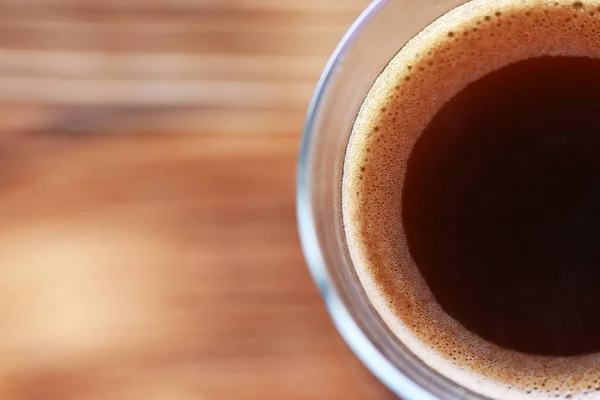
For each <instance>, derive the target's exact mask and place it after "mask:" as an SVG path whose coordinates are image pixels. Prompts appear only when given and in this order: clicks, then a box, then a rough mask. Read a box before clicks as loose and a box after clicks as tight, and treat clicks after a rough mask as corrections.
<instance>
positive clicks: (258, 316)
mask: <svg viewBox="0 0 600 400" xmlns="http://www.w3.org/2000/svg"><path fill="white" fill-rule="evenodd" d="M209 3H212V7H213V8H212V10H213V11H212V12H214V15H215V16H216V17H215V20H214V25H213V26H212V27H211V29H212V34H213V35H214V37H215V38H223V39H224V38H226V37H227V38H228V39H229V40H228V41H227V42H226V43H224V44H223V45H222V46H217V47H216V48H215V50H214V53H211V57H213V59H212V62H214V66H215V67H214V70H212V71H211V73H210V75H212V77H213V79H219V80H220V81H221V82H222V83H223V84H224V85H233V86H234V87H235V88H232V89H231V92H230V94H229V92H228V96H229V100H231V101H230V102H224V104H223V103H222V102H219V100H218V99H215V100H214V102H215V106H214V108H213V111H212V113H214V115H207V117H206V119H205V120H204V123H202V124H201V125H204V128H203V132H202V134H203V135H204V137H203V139H202V140H204V143H205V144H206V146H207V148H208V149H211V150H210V151H207V152H206V153H205V154H204V155H203V156H202V158H203V163H205V165H206V169H207V170H210V171H213V173H214V176H213V178H212V179H206V180H202V186H203V188H204V191H205V192H206V193H207V195H208V196H209V197H211V202H210V206H209V207H207V208H206V210H205V212H206V214H205V215H204V216H203V218H201V219H200V221H199V223H205V224H207V225H209V226H210V227H211V229H214V232H215V236H214V238H213V240H212V241H211V242H209V243H205V244H204V246H205V248H204V251H205V252H206V254H207V255H209V257H208V258H209V259H210V260H211V265H210V266H208V265H207V267H208V268H213V269H215V270H216V271H217V270H218V271H219V272H218V273H215V274H214V275H212V278H211V279H214V282H213V283H214V285H215V286H216V287H219V288H220V290H219V293H218V294H215V295H214V296H218V298H219V299H224V300H223V301H222V302H219V303H218V310H219V311H218V313H214V314H212V315H214V317H213V318H211V319H210V320H209V319H208V318H207V321H206V322H207V328H206V332H205V335H203V336H202V337H200V338H199V340H204V341H207V342H208V343H211V347H212V350H211V351H210V354H207V356H206V359H205V362H206V371H207V373H206V375H204V376H202V377H201V378H199V379H200V380H199V382H202V384H201V386H202V387H203V388H204V394H205V398H206V399H213V398H214V399H217V398H227V399H235V398H257V399H372V400H375V399H382V400H383V399H392V398H394V397H393V396H392V395H391V394H390V393H389V392H388V391H387V390H386V389H385V388H384V387H383V386H382V385H381V384H380V383H379V382H378V381H377V380H376V379H375V378H374V377H372V375H371V374H370V373H369V372H368V371H367V370H366V369H365V368H364V367H363V366H362V365H361V363H360V362H359V361H358V360H357V359H356V357H355V356H354V355H353V354H352V353H351V352H350V350H349V349H348V347H347V346H346V344H345V343H344V342H343V341H342V339H341V338H340V336H339V335H338V333H337V332H336V330H335V328H334V327H333V325H332V323H331V322H330V319H329V316H328V315H327V313H326V311H325V308H324V305H323V302H322V299H321V298H320V296H319V295H318V293H317V290H316V288H315V286H314V284H313V282H312V280H311V278H310V276H309V274H308V271H307V268H306V265H305V262H304V260H303V257H302V255H301V252H300V247H299V240H298V236H297V231H296V221H295V212H294V211H295V210H294V207H295V205H294V196H295V186H294V185H295V168H296V157H297V150H298V145H299V135H300V131H301V128H302V124H303V119H304V114H305V109H306V106H307V104H308V101H309V98H310V95H311V94H312V90H313V88H314V85H315V83H316V80H317V78H318V76H319V74H320V72H321V70H322V68H323V66H324V64H325V62H326V59H327V57H328V55H329V54H330V53H331V51H332V50H333V49H334V47H335V45H336V44H337V41H338V40H339V39H340V38H341V36H342V34H343V32H344V31H345V30H346V29H347V27H348V26H349V25H350V23H351V22H352V21H353V20H354V18H355V17H356V16H358V14H359V13H360V11H361V10H362V9H363V8H364V7H365V5H366V4H367V3H368V1H367V0H315V1H312V0H298V1H289V0H276V1H273V0H263V1H248V0H240V1H225V2H221V1H217V0H215V1H214V2H211V1H209ZM219 20H220V21H221V23H219V22H217V21H219ZM207 29H208V28H207ZM223 64H225V65H227V64H229V65H231V64H237V65H238V68H235V69H232V70H231V71H227V72H223V71H220V70H219V68H220V67H221V66H222V65H223ZM225 74H227V75H225ZM207 78H209V76H207ZM199 125H200V124H199ZM216 301H219V300H216ZM210 303H212V304H214V303H215V299H214V298H212V297H211V299H210V301H207V304H210Z"/></svg>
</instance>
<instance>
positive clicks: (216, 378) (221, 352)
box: [0, 0, 393, 400]
mask: <svg viewBox="0 0 600 400" xmlns="http://www.w3.org/2000/svg"><path fill="white" fill-rule="evenodd" d="M367 4H368V0H101V1H100V0H0V10H1V12H0V100H1V103H0V130H1V131H2V133H3V134H4V135H5V136H6V135H8V136H10V135H11V134H15V135H16V134H19V135H21V134H22V133H23V132H25V133H39V132H42V133H43V132H50V133H65V132H66V133H68V134H81V133H83V134H86V133H94V132H102V133H105V132H107V131H113V132H117V133H136V134H137V133H138V132H140V131H143V132H144V133H150V134H160V136H162V137H163V139H161V140H167V141H168V140H170V139H168V138H170V137H177V139H176V140H177V141H178V142H177V143H187V144H186V145H185V146H184V147H187V148H189V149H197V152H196V153H195V154H194V160H195V161H194V168H197V171H199V173H198V175H197V178H196V179H194V180H193V182H194V185H195V193H199V194H201V196H200V197H199V199H200V200H199V201H198V205H197V209H195V211H194V214H193V216H191V217H190V219H189V223H190V224H191V225H194V226H197V234H198V235H200V236H198V237H200V238H201V240H200V241H199V242H198V243H197V245H196V246H195V248H196V250H195V251H197V252H198V254H200V255H201V259H202V260H204V261H203V263H202V265H200V266H199V268H200V269H201V271H200V276H201V279H203V282H202V285H201V286H200V287H201V288H204V289H200V290H204V291H202V292H201V293H200V299H201V302H200V304H201V307H200V309H198V310H197V311H196V315H195V319H196V320H197V324H198V326H199V330H198V331H197V343H198V346H196V348H197V351H198V353H197V355H198V362H199V364H198V365H197V366H196V367H195V369H194V376H193V377H192V380H193V381H194V384H193V386H194V387H195V393H197V394H198V395H199V396H198V399H201V400H217V399H242V398H250V399H348V400H353V399H356V400H362V399H365V400H382V399H392V398H393V396H392V395H391V394H390V393H389V392H388V391H387V390H386V389H385V388H383V386H382V385H381V384H380V383H379V382H378V381H377V380H376V379H375V378H373V377H372V375H371V374H370V373H369V372H368V371H367V370H366V369H365V368H364V367H363V366H362V365H361V363H360V362H359V361H358V360H357V359H356V358H355V356H354V355H353V354H352V353H351V352H350V350H349V349H348V347H347V346H346V344H345V343H344V342H343V341H342V339H341V338H340V336H339V335H338V333H337V332H336V330H335V329H334V327H333V325H332V323H331V322H330V319H329V316H328V315H327V313H326V311H325V307H324V305H323V302H322V300H321V298H320V296H319V294H318V293H317V290H316V288H315V285H314V284H313V282H312V280H311V278H310V276H309V273H308V271H307V268H306V265H305V262H304V259H303V257H302V255H301V251H300V245H299V240H298V236H297V230H296V221H295V168H296V158H297V151H298V146H299V139H300V133H301V129H302V124H303V121H304V115H305V112H306V108H307V105H308V102H309V100H310V97H311V94H312V91H313V89H314V87H315V84H316V81H317V79H318V77H319V75H320V73H321V70H322V69H323V67H324V65H325V62H326V60H327V58H328V56H329V55H330V54H331V52H332V51H333V49H334V47H335V46H336V44H337V42H338V41H339V39H340V38H341V37H342V35H343V33H344V32H345V30H346V29H347V28H348V27H349V25H350V24H351V23H352V21H353V20H354V19H355V18H356V17H357V16H358V15H359V13H360V12H361V11H362V10H363V9H364V8H365V6H366V5H367ZM136 79H137V80H136ZM126 80H127V82H125V81H126ZM65 88H66V89H65ZM138 103H140V104H142V106H137V104H138ZM115 104H116V105H118V107H115V106H114V105H115ZM157 105H158V107H157ZM182 138H183V139H182ZM182 140H183V142H182ZM136 145H138V144H136ZM139 145H140V146H144V144H143V143H142V142H140V143H139ZM154 145H155V144H153V145H152V146H154ZM166 147H168V145H166ZM190 151H192V150H190ZM194 151H195V150H194ZM187 154H188V155H189V152H188V153H187ZM198 232H199V233H198ZM36 393H37V392H36ZM35 396H36V395H33V397H31V398H42V397H35ZM24 398H27V399H29V398H30V397H24ZM57 398H58V397H57ZM173 400H175V399H173Z"/></svg>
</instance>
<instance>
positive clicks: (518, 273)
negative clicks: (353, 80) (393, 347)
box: [342, 0, 600, 399]
mask: <svg viewBox="0 0 600 400" xmlns="http://www.w3.org/2000/svg"><path fill="white" fill-rule="evenodd" d="M596 95H600V1H599V0H593V1H585V2H580V1H575V2H573V1H568V2H567V1H543V0H527V1H514V0H501V1H491V0H472V1H470V2H468V3H466V4H464V5H462V6H459V7H457V8H455V9H454V10H452V11H450V12H449V13H447V14H445V15H444V16H442V17H441V18H439V19H438V20H436V21H435V22H433V23H432V24H431V25H429V26H428V27H427V28H425V29H424V30H423V31H422V32H420V33H419V34H418V35H417V36H416V37H414V38H413V39H412V40H411V41H409V42H408V43H407V45H406V46H405V47H404V48H403V49H402V50H401V51H400V52H399V53H398V55H397V56H396V57H395V58H394V59H393V60H392V61H391V62H390V64H389V65H388V67H387V68H386V69H385V70H384V71H383V73H382V74H381V76H380V77H379V78H378V79H377V81H376V82H375V84H374V86H373V88H372V89H371V91H370V93H369V95H368V96H367V99H366V100H365V102H364V104H363V106H362V108H361V111H360V113H359V115H358V117H357V119H356V122H355V125H354V129H353V132H352V135H351V137H350V142H349V145H348V150H347V154H346V160H345V165H344V177H343V187H342V203H343V204H342V206H343V217H344V225H345V230H346V237H347V241H348V245H349V249H350V254H351V257H352V261H353V264H354V266H355V268H356V272H357V274H358V276H359V278H360V280H361V282H362V284H363V286H364V288H365V291H366V293H367V295H368V296H369V298H370V300H371V301H372V303H373V305H374V306H375V308H376V309H377V311H378V312H379V313H380V315H381V316H382V318H383V319H384V321H385V322H386V323H387V325H388V326H389V327H390V329H391V330H392V331H393V333H394V334H395V335H396V336H397V337H398V339H399V340H401V341H402V342H403V343H404V344H406V346H407V347H408V348H409V349H410V350H411V351H412V352H413V353H414V354H416V355H417V356H418V357H419V358H421V359H422V360H423V361H424V362H425V363H427V364H428V365H429V366H430V367H431V368H433V369H434V370H436V371H438V372H439V373H441V374H442V375H444V376H447V377H448V378H450V379H452V380H454V381H456V382H457V383H459V384H461V385H463V386H465V387H467V388H469V389H471V390H473V391H475V392H478V393H481V394H483V395H486V396H489V397H493V398H501V399H505V398H506V399H518V398H530V397H536V398H547V397H552V398H555V397H566V398H570V397H584V398H592V397H598V398H600V354H599V353H598V351H600V315H596V313H595V311H598V310H597V309H596V307H597V306H596V304H598V302H596V301H595V300H596V298H597V297H598V296H600V295H597V294H596V293H595V292H596V291H595V289H594V288H595V284H596V283H599V284H600V276H598V277H597V276H596V275H598V274H600V271H596V268H594V266H595V265H597V264H598V263H597V261H600V250H598V251H596V249H595V247H598V246H595V242H594V240H595V238H600V230H597V229H596V227H595V225H596V224H595V222H596V220H597V219H596V218H594V216H600V194H597V195H595V194H596V192H598V193H600V179H598V178H599V177H600V161H597V160H599V158H600V123H598V124H596V123H595V121H594V118H598V115H600V114H599V113H597V112H595V111H596V110H599V111H600V102H598V101H597V99H599V98H600V96H596ZM513 99H514V101H513ZM595 102H597V103H598V104H596V103H595ZM561 104H562V105H561ZM546 116H547V118H545V117H546ZM523 121H525V122H523ZM486 124H490V125H491V126H489V127H487V126H486ZM537 128H539V129H537ZM482 132H484V133H485V135H483V134H482ZM562 132H566V133H567V135H563V134H561V133H562ZM596 136H598V137H599V138H596ZM596 200H598V201H596ZM597 203H598V204H599V205H597ZM538 204H539V206H538ZM596 209H598V213H596V211H595V210H596ZM599 225H600V224H599ZM532 238H535V240H532ZM573 254H575V259H573V257H572V255H573ZM571 263H572V264H573V267H571ZM445 267H447V269H445ZM598 269H599V270H600V268H598ZM565 272H566V273H567V274H566V275H565ZM570 274H572V275H570ZM574 277H575V278H576V279H574ZM596 281H598V282H596ZM585 284H587V286H585ZM582 285H583V286H582ZM503 289H505V290H507V291H508V292H503ZM548 310H550V311H548ZM544 312H546V313H547V314H544ZM598 314H600V313H598ZM596 329H598V331H597V330H596ZM596 333H598V334H596ZM595 338H597V340H595Z"/></svg>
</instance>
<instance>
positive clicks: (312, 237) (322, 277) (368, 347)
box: [296, 0, 438, 400]
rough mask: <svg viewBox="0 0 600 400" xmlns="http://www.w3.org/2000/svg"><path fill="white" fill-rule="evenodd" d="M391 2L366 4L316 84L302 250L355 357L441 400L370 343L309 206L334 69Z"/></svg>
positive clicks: (408, 389)
mask: <svg viewBox="0 0 600 400" xmlns="http://www.w3.org/2000/svg"><path fill="white" fill-rule="evenodd" d="M390 1H391V0H374V1H373V2H371V3H370V4H369V5H368V7H367V8H366V9H365V10H364V11H363V12H362V14H361V15H360V16H359V17H358V18H357V19H356V21H355V22H354V23H353V24H352V25H351V26H350V28H349V29H348V31H347V32H346V33H345V35H344V36H343V38H342V39H341V41H340V43H339V44H338V46H337V47H336V49H335V51H334V52H333V54H332V55H331V57H330V58H329V61H328V62H327V64H326V66H325V69H324V71H323V73H322V75H321V77H320V79H319V81H318V83H317V86H316V89H315V92H314V95H313V98H312V100H311V102H310V105H309V107H308V111H307V116H306V120H305V124H304V129H303V132H302V140H301V144H300V152H299V159H298V169H297V182H296V184H297V186H296V217H297V221H298V231H299V235H300V241H301V246H302V250H303V253H304V258H305V260H306V262H307V264H308V268H309V271H310V273H311V275H312V278H313V280H314V281H315V283H316V285H317V287H318V289H319V292H320V294H321V296H322V297H323V299H324V301H325V305H326V308H327V310H328V312H329V315H330V317H331V319H332V320H333V323H334V325H335V327H336V328H337V330H338V332H339V333H340V334H341V336H342V337H343V338H344V340H345V341H346V343H347V344H348V346H349V347H350V348H351V349H352V351H353V352H354V354H355V355H356V356H357V357H358V358H359V359H360V360H361V361H362V363H363V364H364V365H366V367H367V368H368V369H369V370H370V371H371V372H372V373H373V374H374V375H375V376H377V377H378V378H379V380H380V381H381V382H382V383H383V384H384V385H385V386H387V387H388V389H390V390H391V391H392V392H393V393H394V394H396V395H397V396H399V397H400V398H404V399H407V400H411V399H420V400H437V399H438V398H437V397H436V396H434V395H433V394H432V393H431V392H429V391H427V390H426V389H425V388H423V387H422V386H420V385H419V384H417V383H416V382H415V381H413V380H412V379H410V378H409V377H408V376H407V375H405V374H403V373H402V372H401V371H400V370H399V369H398V368H396V367H395V366H394V365H393V364H392V363H391V362H390V360H389V359H388V358H387V357H386V356H385V355H384V354H383V353H382V352H381V351H380V350H379V349H378V348H377V347H376V346H375V345H374V344H373V343H372V342H371V340H370V339H369V338H368V336H367V335H366V333H365V332H364V331H363V330H362V328H361V327H360V326H359V324H358V323H357V321H356V320H355V319H354V318H353V317H352V315H351V314H350V312H349V311H348V309H347V308H346V307H345V305H344V303H343V301H342V298H341V296H340V293H339V291H338V290H337V288H336V287H335V285H334V284H333V283H332V279H331V276H330V274H329V273H328V271H327V268H326V267H325V265H326V263H325V260H324V257H323V252H322V249H321V243H320V242H319V239H318V237H317V233H316V226H315V215H314V213H313V211H314V210H313V207H312V202H311V194H312V186H311V176H310V171H309V169H310V168H309V167H310V161H311V160H310V158H311V149H312V147H313V139H314V136H315V135H316V132H315V125H316V123H317V119H318V114H319V111H320V110H321V106H322V103H323V101H324V98H325V95H326V92H327V90H328V88H329V86H330V85H331V82H332V80H333V78H334V75H335V72H336V70H337V69H338V67H339V66H340V64H341V63H342V62H343V59H344V57H345V55H346V54H347V53H348V51H349V49H350V47H351V46H352V44H353V43H354V42H355V41H356V40H357V38H358V37H359V36H360V34H361V33H362V32H363V30H364V29H365V27H366V26H367V25H368V24H369V23H370V22H371V21H372V20H373V18H374V17H375V16H376V15H377V14H378V13H379V12H380V11H381V10H382V9H383V8H384V6H386V5H387V4H388V3H389V2H390Z"/></svg>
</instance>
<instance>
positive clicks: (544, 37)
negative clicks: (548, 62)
mask: <svg viewBox="0 0 600 400" xmlns="http://www.w3.org/2000/svg"><path fill="white" fill-rule="evenodd" d="M599 31H600V0H587V1H564V0H562V1H548V0H521V1H516V0H472V1H470V2H468V3H466V4H464V5H462V6H460V7H457V8H455V9H454V10H452V11H450V12H449V13H447V14H446V15H444V16H443V17H441V18H440V19H438V20H436V21H435V22H433V23H432V24H431V25H429V26H428V27H427V28H425V29H424V30H423V31H422V32H420V33H419V34H418V35H417V36H416V37H414V38H413V39H412V40H411V41H410V42H409V43H407V45H406V46H405V47H404V48H403V49H402V50H401V51H400V52H399V53H398V55H397V56H396V57H395V58H394V59H393V60H392V61H391V62H390V64H389V66H388V67H387V68H386V69H385V71H384V72H383V73H382V74H381V76H380V77H379V78H378V79H377V81H376V83H375V84H374V86H373V88H372V90H371V92H370V93H369V95H368V96H367V99H366V100H365V102H364V104H363V106H362V108H361V111H360V113H359V116H358V118H357V120H356V123H355V125H354V129H353V132H352V135H351V138H350V141H349V145H348V150H347V155H346V161H345V166H344V177H343V193H342V203H343V204H342V206H343V216H344V223H345V228H346V237H347V241H348V245H349V249H350V254H351V257H352V260H353V263H354V266H355V268H356V272H357V274H358V276H359V278H360V280H361V282H362V284H363V285H364V287H365V290H366V292H367V293H368V295H369V298H370V299H371V301H372V303H373V305H374V306H375V308H376V309H377V311H378V312H379V313H380V314H381V316H382V318H383V319H384V320H385V321H386V323H387V324H388V325H389V327H390V328H391V330H392V331H393V332H394V334H395V335H396V336H397V337H398V338H399V339H400V340H401V341H402V342H403V343H405V344H406V345H407V346H408V348H409V349H410V350H411V351H412V352H414V353H415V354H416V355H417V356H419V357H420V358H421V359H423V360H424V362H426V363H427V364H428V365H429V366H430V367H432V368H433V369H435V370H436V371H438V372H440V373H442V374H443V375H445V376H447V377H448V378H450V379H452V380H454V381H456V382H458V383H459V384H461V385H463V386H465V387H467V388H469V389H471V390H473V391H475V392H478V393H481V394H483V395H486V396H489V397H493V398H498V399H521V398H524V399H527V398H556V397H560V398H574V397H577V398H581V397H584V398H586V399H588V398H600V354H592V355H586V356H577V357H547V356H533V355H526V354H522V353H518V352H515V351H511V350H507V349H504V348H501V347H499V346H496V345H494V344H492V343H490V342H487V341H484V340H482V339H481V338H479V337H478V336H476V335H474V334H472V333H470V332H469V331H467V330H466V329H465V328H463V327H462V326H461V325H460V324H459V323H458V322H457V321H455V320H454V319H452V318H451V317H450V316H448V315H447V314H446V313H445V312H444V311H443V310H442V309H441V308H440V306H439V305H438V304H437V302H436V301H435V299H434V297H433V295H432V293H431V292H430V291H429V288H428V287H427V284H426V283H425V281H424V279H423V278H422V277H421V276H420V274H419V271H418V269H417V267H416V265H415V264H414V262H413V260H412V259H411V256H410V253H409V251H408V247H407V244H406V238H405V232H404V230H403V225H402V218H401V208H402V207H401V206H400V205H401V201H402V199H401V192H402V186H403V183H404V175H405V173H406V166H407V161H408V157H409V155H410V152H411V149H412V147H413V146H414V144H415V142H416V140H417V138H418V137H419V135H420V134H421V132H423V130H424V129H425V127H426V126H427V124H428V123H429V121H430V120H431V118H432V116H433V115H435V113H436V112H437V111H438V110H439V109H440V108H441V107H442V106H443V105H444V104H445V103H446V102H447V101H448V100H449V99H450V98H451V97H452V96H453V95H454V94H456V93H457V92H459V91H460V90H462V89H463V88H464V87H465V86H467V85H468V84H469V83H471V82H473V81H475V80H477V79H479V78H481V77H483V76H484V75H486V74H488V73H490V72H492V71H494V70H497V69H499V68H501V67H503V66H505V65H507V64H510V63H513V62H516V61H519V60H523V59H528V58H532V57H537V56H543V55H551V56H552V55H555V56H559V55H562V56H587V57H593V58H600V36H599V35H598V32H599ZM407 60H410V61H407Z"/></svg>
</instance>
